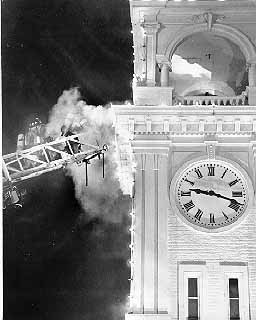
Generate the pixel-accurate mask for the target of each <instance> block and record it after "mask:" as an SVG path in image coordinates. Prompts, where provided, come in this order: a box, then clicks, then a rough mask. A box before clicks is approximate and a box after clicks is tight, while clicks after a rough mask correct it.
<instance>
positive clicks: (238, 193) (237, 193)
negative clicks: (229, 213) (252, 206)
mask: <svg viewBox="0 0 256 320" xmlns="http://www.w3.org/2000/svg"><path fill="white" fill-rule="evenodd" d="M242 196H243V193H242V191H232V197H234V198H235V197H242Z"/></svg>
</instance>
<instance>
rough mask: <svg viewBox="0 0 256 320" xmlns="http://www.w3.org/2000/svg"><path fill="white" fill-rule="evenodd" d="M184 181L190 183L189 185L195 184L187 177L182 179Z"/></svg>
mask: <svg viewBox="0 0 256 320" xmlns="http://www.w3.org/2000/svg"><path fill="white" fill-rule="evenodd" d="M184 181H187V182H188V183H190V184H191V186H193V185H194V184H195V183H194V182H193V181H190V180H188V179H184Z"/></svg>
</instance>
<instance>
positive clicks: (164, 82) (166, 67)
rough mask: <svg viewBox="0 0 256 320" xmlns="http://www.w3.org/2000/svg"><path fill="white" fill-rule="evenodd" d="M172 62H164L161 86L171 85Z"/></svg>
mask: <svg viewBox="0 0 256 320" xmlns="http://www.w3.org/2000/svg"><path fill="white" fill-rule="evenodd" d="M169 71H170V64H169V63H168V62H166V63H163V64H162V68H161V87H168V86H169Z"/></svg>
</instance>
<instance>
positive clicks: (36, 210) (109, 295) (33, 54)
mask: <svg viewBox="0 0 256 320" xmlns="http://www.w3.org/2000/svg"><path fill="white" fill-rule="evenodd" d="M130 30H131V24H130V16H129V2H128V0H93V1H92V0H76V1H74V0H66V1H65V0H36V1H35V0H8V1H3V2H2V79H3V92H2V93H3V153H4V154H5V153H8V152H13V151H14V150H15V145H16V137H17V134H18V132H20V131H23V130H24V126H25V124H26V121H27V119H28V118H29V117H30V116H31V115H32V114H33V115H38V116H40V117H41V118H42V119H44V120H45V121H47V117H48V113H49V111H50V110H51V108H52V106H53V105H54V104H55V103H56V101H57V98H58V97H59V96H60V95H61V93H62V91H63V90H64V89H69V88H70V87H72V86H79V87H80V88H81V92H82V95H83V97H84V99H85V100H86V101H87V103H88V104H95V105H98V104H105V103H107V102H110V101H124V100H127V99H131V87H130V82H131V79H132V72H133V66H132V60H133V56H132V38H131V33H130ZM23 186H24V187H25V188H26V189H27V196H26V200H25V205H24V207H23V208H22V209H20V210H14V209H10V210H9V211H8V212H6V213H5V214H4V217H3V225H4V226H3V231H4V232H3V233H4V318H5V320H12V319H19V320H22V319H26V320H32V319H33V320H34V319H35V320H40V319H47V320H50V319H60V318H61V319H63V320H73V319H74V320H80V319H84V320H96V319H97V320H98V319H106V320H108V319H113V320H116V319H121V318H122V317H121V316H120V315H119V310H121V305H122V304H123V302H124V301H125V299H126V297H127V295H128V292H129V283H128V280H127V279H128V278H129V269H128V267H127V260H128V258H129V251H128V242H129V233H128V232H127V229H128V226H129V223H130V222H129V217H128V215H127V218H124V221H123V223H122V224H109V223H106V222H104V221H102V220H101V219H100V218H97V217H96V218H94V219H89V218H88V219H87V218H83V219H81V211H82V209H81V207H80V205H79V204H78V202H77V201H76V199H75V196H74V186H73V182H72V180H71V178H68V177H66V176H65V175H64V173H63V171H58V172H54V173H49V174H45V175H43V176H40V177H39V178H35V179H31V180H29V181H27V182H26V183H24V185H23ZM123 201H124V208H125V206H126V207H127V212H128V206H129V202H128V201H127V199H123ZM83 217H86V213H85V214H83ZM122 312H123V311H121V313H122Z"/></svg>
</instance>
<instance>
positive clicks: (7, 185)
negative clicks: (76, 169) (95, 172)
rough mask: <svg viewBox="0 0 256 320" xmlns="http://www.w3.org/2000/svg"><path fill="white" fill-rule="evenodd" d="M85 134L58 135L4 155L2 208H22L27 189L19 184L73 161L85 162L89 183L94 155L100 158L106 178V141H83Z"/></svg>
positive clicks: (78, 163)
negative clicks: (52, 138)
mask: <svg viewBox="0 0 256 320" xmlns="http://www.w3.org/2000/svg"><path fill="white" fill-rule="evenodd" d="M82 136H84V134H74V135H70V136H67V137H65V136H64V137H59V138H58V139H56V140H54V141H51V142H48V143H44V144H40V145H35V146H32V147H31V148H29V149H25V150H20V151H16V152H14V153H11V154H7V155H4V156H3V158H2V171H3V208H4V209H5V208H7V207H9V206H13V207H22V203H23V198H24V195H25V191H24V190H22V189H21V188H19V187H18V185H19V184H20V183H21V182H22V181H24V180H27V179H30V178H33V177H37V176H39V175H41V174H44V173H46V172H50V171H53V170H58V169H60V168H65V167H66V166H67V165H69V164H72V163H75V164H77V165H85V175H86V186H87V185H88V165H89V164H90V161H91V160H92V159H94V158H98V159H101V160H102V176H103V178H104V154H105V152H106V151H107V150H108V146H107V145H106V144H104V145H102V146H101V147H100V146H99V145H92V144H89V143H82V142H81V141H80V138H81V137H82Z"/></svg>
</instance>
